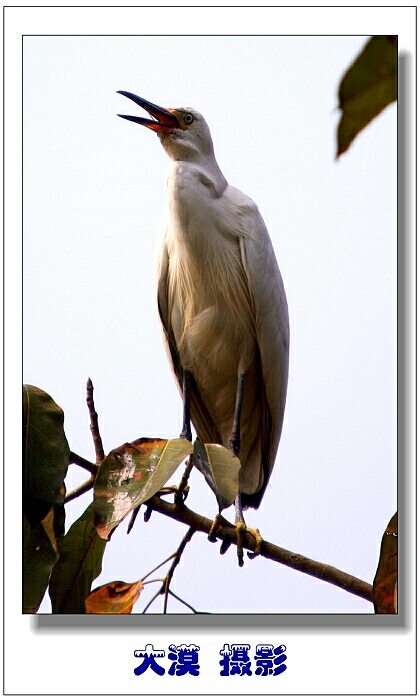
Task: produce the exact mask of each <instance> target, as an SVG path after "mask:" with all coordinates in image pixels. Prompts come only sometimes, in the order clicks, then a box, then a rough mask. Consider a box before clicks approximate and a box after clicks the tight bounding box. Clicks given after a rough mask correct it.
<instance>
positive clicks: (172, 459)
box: [93, 438, 192, 539]
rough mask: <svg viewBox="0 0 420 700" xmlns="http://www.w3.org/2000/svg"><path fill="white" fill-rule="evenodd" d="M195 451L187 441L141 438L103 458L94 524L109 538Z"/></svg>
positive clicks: (95, 496) (102, 535)
mask: <svg viewBox="0 0 420 700" xmlns="http://www.w3.org/2000/svg"><path fill="white" fill-rule="evenodd" d="M191 452H192V445H191V443H190V442H189V441H188V440H185V439H179V440H163V439H161V438H140V439H139V440H135V441H134V442H126V443H125V444H124V445H121V447H118V448H117V449H115V450H112V452H110V453H109V455H108V456H107V457H106V458H105V459H104V461H103V462H102V464H101V466H100V467H99V471H98V474H97V477H96V480H95V486H94V501H93V508H94V511H95V527H96V530H97V532H98V534H99V535H100V537H102V538H104V539H107V538H108V537H109V536H110V534H111V533H112V531H113V530H114V529H115V528H116V527H117V525H119V523H120V522H121V521H122V520H123V519H124V518H125V517H126V516H127V515H128V514H129V513H130V512H131V511H132V510H133V509H134V508H136V507H137V506H139V505H140V504H141V503H144V501H147V500H148V499H149V498H151V497H152V496H153V495H154V494H155V493H156V492H157V491H159V490H160V489H161V488H162V486H164V485H165V484H166V482H167V481H168V479H170V478H171V476H172V475H173V473H174V472H175V471H176V469H177V468H178V467H179V465H180V464H181V462H182V461H183V460H184V459H185V458H186V457H187V456H188V455H189V454H191Z"/></svg>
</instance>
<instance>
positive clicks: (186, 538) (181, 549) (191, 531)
mask: <svg viewBox="0 0 420 700" xmlns="http://www.w3.org/2000/svg"><path fill="white" fill-rule="evenodd" d="M194 532H195V527H190V528H189V529H188V532H187V533H186V534H185V535H184V537H183V538H182V541H181V544H180V545H179V547H178V549H177V550H176V552H175V556H174V560H173V562H172V564H171V566H170V568H169V571H168V573H167V574H166V577H165V583H164V584H163V586H162V593H164V595H165V600H164V603H163V614H164V615H165V614H166V611H167V608H168V593H169V586H170V585H171V581H172V577H173V575H174V571H175V569H176V567H177V566H178V564H179V562H180V560H181V557H182V554H183V552H184V549H185V547H186V546H187V544H188V542H189V541H190V540H191V537H192V536H193V534H194Z"/></svg>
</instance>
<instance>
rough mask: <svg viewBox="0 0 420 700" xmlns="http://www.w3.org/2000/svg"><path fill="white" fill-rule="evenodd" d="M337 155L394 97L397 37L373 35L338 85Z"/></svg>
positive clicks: (395, 96)
mask: <svg viewBox="0 0 420 700" xmlns="http://www.w3.org/2000/svg"><path fill="white" fill-rule="evenodd" d="M338 97H339V109H340V110H341V112H342V114H341V120H340V123H339V125H338V131H337V158H338V156H340V155H341V154H342V153H344V152H345V151H347V149H348V147H349V146H350V144H351V142H352V141H353V139H354V138H355V137H356V136H357V134H358V133H359V132H360V131H362V129H364V128H365V126H367V125H368V124H369V122H371V121H372V119H374V117H376V116H377V115H378V114H379V113H380V112H382V110H383V109H385V107H387V106H388V105H389V104H390V103H391V102H393V101H394V100H396V99H397V37H396V36H373V37H371V39H369V41H368V42H367V44H366V46H365V47H364V49H363V51H362V52H361V54H360V55H359V56H358V57H357V58H356V60H355V61H354V63H353V64H352V65H351V66H350V68H349V69H348V71H347V72H346V73H345V75H344V77H343V79H342V81H341V83H340V88H339V93H338Z"/></svg>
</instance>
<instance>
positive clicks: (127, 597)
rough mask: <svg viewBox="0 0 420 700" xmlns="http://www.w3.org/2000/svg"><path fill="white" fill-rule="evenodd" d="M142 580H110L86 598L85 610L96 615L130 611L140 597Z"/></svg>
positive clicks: (120, 613)
mask: <svg viewBox="0 0 420 700" xmlns="http://www.w3.org/2000/svg"><path fill="white" fill-rule="evenodd" d="M143 588H144V586H143V581H136V583H124V581H112V583H106V584H105V585H104V586H99V588H95V590H93V591H92V593H90V594H89V595H88V597H87V598H86V612H87V613H93V614H96V615H126V614H128V613H131V611H132V609H133V605H134V603H136V602H137V600H138V599H139V597H140V593H141V592H142V590H143Z"/></svg>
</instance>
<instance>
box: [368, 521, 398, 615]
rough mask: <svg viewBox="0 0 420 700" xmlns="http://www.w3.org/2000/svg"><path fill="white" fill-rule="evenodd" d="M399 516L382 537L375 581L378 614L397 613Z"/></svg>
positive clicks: (375, 599) (374, 590) (374, 588)
mask: <svg viewBox="0 0 420 700" xmlns="http://www.w3.org/2000/svg"><path fill="white" fill-rule="evenodd" d="M397 573H398V515H397V513H395V515H394V516H393V517H392V518H391V520H390V522H389V525H388V527H387V528H386V530H385V533H384V535H383V537H382V543H381V555H380V558H379V564H378V569H377V571H376V575H375V579H374V581H373V605H374V607H375V612H376V613H382V614H390V613H391V614H392V613H394V614H395V613H396V612H397V598H396V591H397Z"/></svg>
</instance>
